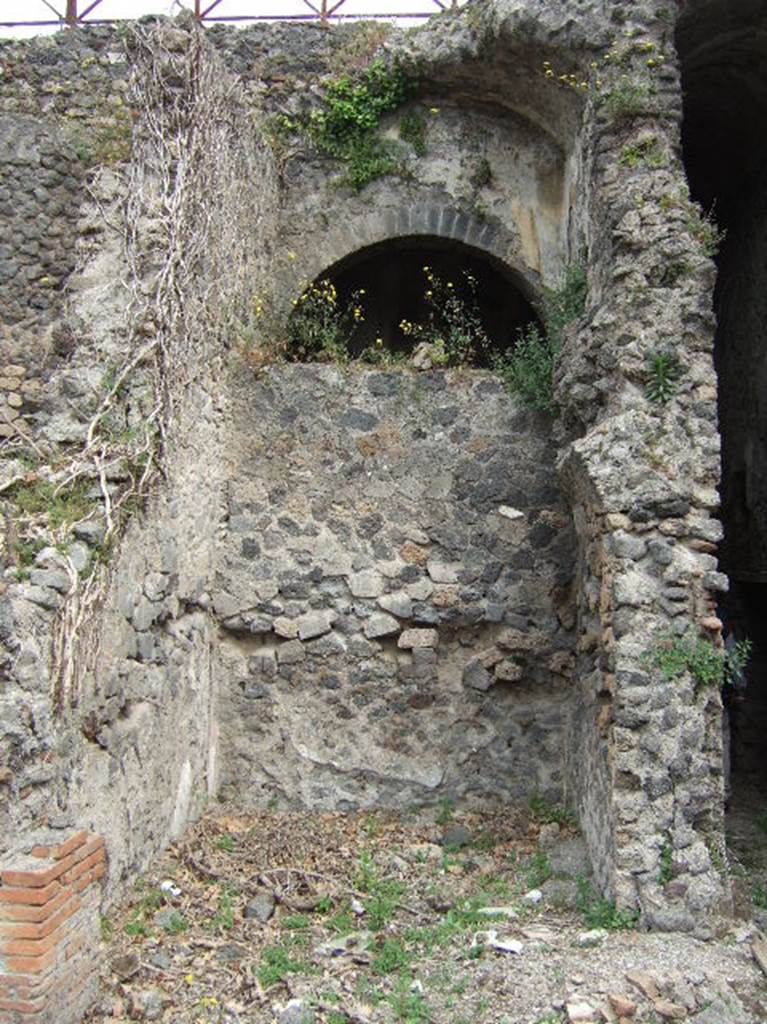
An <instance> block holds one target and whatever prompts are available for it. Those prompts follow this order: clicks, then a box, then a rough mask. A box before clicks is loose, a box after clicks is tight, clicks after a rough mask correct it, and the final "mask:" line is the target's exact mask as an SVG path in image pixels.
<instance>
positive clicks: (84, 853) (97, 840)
mask: <svg viewBox="0 0 767 1024" xmlns="http://www.w3.org/2000/svg"><path fill="white" fill-rule="evenodd" d="M103 848H104V840H103V839H102V838H101V836H95V837H94V838H93V839H91V840H90V842H88V843H85V844H84V845H83V846H80V847H78V849H76V850H75V851H74V852H73V853H70V854H69V855H68V856H67V857H63V858H62V859H61V860H59V861H55V862H54V863H53V864H51V866H50V867H47V868H41V869H40V870H39V871H13V870H11V869H9V870H7V871H3V874H2V881H3V885H7V886H16V887H19V888H32V889H39V888H43V887H44V886H47V885H49V884H50V883H51V882H53V881H55V879H57V878H60V877H61V876H62V875H64V874H66V872H67V871H69V869H70V868H73V867H74V866H75V864H79V863H80V861H81V860H84V859H85V858H86V857H90V855H91V854H92V853H95V852H96V851H97V850H102V849H103Z"/></svg>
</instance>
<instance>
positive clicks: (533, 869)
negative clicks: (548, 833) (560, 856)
mask: <svg viewBox="0 0 767 1024" xmlns="http://www.w3.org/2000/svg"><path fill="white" fill-rule="evenodd" d="M522 871H523V873H524V876H525V885H526V887H527V888H528V889H538V888H539V887H540V886H542V885H543V883H544V882H547V881H548V880H549V879H550V878H551V865H550V864H549V858H548V857H547V856H546V854H545V853H544V851H543V850H535V851H534V852H533V853H531V854H530V856H529V857H528V858H527V860H526V861H525V862H524V863H523V864H522Z"/></svg>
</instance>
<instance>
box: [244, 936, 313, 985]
mask: <svg viewBox="0 0 767 1024" xmlns="http://www.w3.org/2000/svg"><path fill="white" fill-rule="evenodd" d="M305 966H306V965H305V964H304V963H303V962H302V961H301V960H294V959H293V957H292V956H291V949H290V946H288V945H285V944H284V943H283V944H282V945H279V946H267V947H266V948H265V949H264V951H263V952H262V954H261V959H260V961H259V964H258V968H257V969H256V977H257V978H258V980H259V982H260V984H261V985H262V987H263V988H271V987H272V986H273V985H277V984H279V982H281V981H284V980H285V978H287V977H288V975H289V974H300V973H301V972H302V971H303V970H304V969H305Z"/></svg>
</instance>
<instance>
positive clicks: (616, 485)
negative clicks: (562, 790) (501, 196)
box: [558, 9, 728, 928]
mask: <svg viewBox="0 0 767 1024" xmlns="http://www.w3.org/2000/svg"><path fill="white" fill-rule="evenodd" d="M613 55H614V56H613V59H612V60H611V61H610V63H609V64H608V66H607V68H605V70H604V71H601V72H600V74H601V75H602V76H603V80H604V81H603V87H602V88H603V91H604V92H606V93H607V99H605V98H602V100H601V102H597V103H594V104H593V106H592V108H591V111H590V121H591V131H590V134H589V135H588V136H587V139H588V146H589V148H590V150H591V156H590V158H589V160H590V165H591V167H592V172H591V175H590V180H589V188H588V191H587V193H586V195H585V197H584V199H585V202H584V206H585V209H586V221H585V226H586V236H587V241H588V245H589V254H590V259H589V264H590V275H589V278H590V285H591V288H590V303H589V309H588V310H587V315H586V318H585V322H584V323H583V325H582V326H581V328H580V330H578V331H577V332H574V333H573V334H572V335H570V337H569V342H568V344H567V346H566V348H565V352H564V357H563V360H562V364H561V367H560V372H559V375H558V389H559V390H558V394H559V398H560V402H561V406H562V409H563V417H562V425H563V426H564V427H566V428H568V429H569V430H571V431H572V432H573V433H574V434H575V435H576V438H575V439H574V440H573V441H572V442H571V443H570V444H569V445H565V446H563V448H562V451H561V453H560V462H559V464H560V469H561V472H562V479H563V481H566V486H567V488H568V490H569V493H570V495H571V500H572V502H573V505H574V520H575V523H576V529H577V532H578V535H579V540H580V547H581V556H580V559H581V563H580V564H581V567H580V572H579V595H578V606H579V625H578V633H579V637H578V642H577V646H578V664H577V671H576V678H577V679H578V686H579V690H580V693H579V694H578V696H577V697H576V699H575V702H574V709H575V713H574V718H573V728H574V735H575V737H576V740H575V741H574V742H572V743H571V745H570V749H571V750H576V751H577V750H579V751H581V752H582V757H581V762H580V764H579V765H577V766H576V767H575V770H574V776H575V779H576V784H577V787H578V792H579V811H580V817H581V821H582V823H583V824H584V826H585V830H586V834H587V835H588V836H589V842H590V848H591V852H592V856H593V858H594V867H595V871H596V873H597V877H598V878H599V879H600V881H601V884H602V886H603V887H604V888H605V889H606V890H607V891H608V892H611V893H612V894H613V895H614V896H615V897H616V898H617V900H618V902H619V903H621V904H624V905H638V906H640V907H641V909H642V914H643V920H645V921H646V922H647V923H648V924H651V925H653V926H655V927H670V928H690V927H693V926H695V925H696V924H697V925H698V926H702V923H703V922H704V921H705V919H706V915H707V913H708V912H709V911H711V910H715V909H716V908H718V907H726V905H727V898H728V887H727V883H726V879H725V878H723V877H722V876H720V874H719V873H718V871H717V869H716V867H715V865H718V864H720V863H721V853H722V850H723V845H722V844H723V832H722V773H721V701H720V698H719V694H718V692H715V691H712V690H705V689H700V688H697V687H695V686H694V685H693V682H692V681H691V680H689V679H687V680H674V681H673V682H669V681H667V680H664V679H663V678H662V676H661V675H660V674H659V673H658V671H657V670H652V669H651V668H650V667H649V664H648V658H652V654H653V651H657V650H658V646H659V645H660V644H662V643H664V638H666V639H665V642H672V641H671V639H670V638H672V637H674V636H679V635H682V634H688V635H689V634H690V632H692V633H693V634H695V635H700V634H701V633H702V634H703V635H708V636H709V637H710V638H711V640H712V641H713V642H714V643H716V642H717V641H718V639H719V637H718V630H719V628H720V623H719V622H718V620H717V619H716V617H715V615H714V611H715V606H716V598H717V593H718V592H719V591H721V590H722V589H724V588H726V585H727V581H726V579H725V578H724V577H723V576H722V575H721V574H719V573H718V572H717V571H716V570H717V562H716V558H715V551H716V542H717V541H718V540H719V539H720V537H721V526H720V524H719V522H718V521H717V520H716V519H715V513H716V509H717V505H718V495H717V492H716V484H717V481H718V455H719V439H718V436H717V433H716V382H715V375H714V371H713V364H712V345H713V327H714V323H713V314H712V312H711V293H712V287H713V281H714V274H713V266H712V264H711V262H710V260H709V259H708V258H707V255H706V251H705V246H704V244H703V243H702V241H701V238H700V237H699V236H696V230H695V225H696V223H699V222H698V221H696V219H695V212H694V210H693V208H692V206H691V205H690V203H689V200H688V199H687V198H686V191H685V186H684V178H683V174H682V171H681V168H680V166H679V163H678V153H679V139H678V126H679V121H680V114H681V111H680V99H679V91H678V80H677V71H676V68H675V66H674V53H673V36H672V34H671V29H670V27H669V24H668V22H667V21H666V20H665V18H663V17H662V16H661V12H660V10H659V9H658V10H657V11H656V10H652V11H651V10H649V9H648V10H647V11H646V12H642V13H641V14H640V13H636V14H635V15H632V17H631V18H627V19H626V22H625V25H624V30H623V37H622V39H621V40H620V41H619V42H618V43H617V45H615V46H614V48H613ZM648 55H649V56H648ZM616 65H617V67H616ZM626 82H628V83H629V84H630V86H631V88H634V89H638V90H639V92H638V95H640V96H644V97H646V99H645V100H644V102H643V103H642V104H640V109H639V110H638V111H635V112H634V113H632V114H631V115H630V116H628V115H627V114H626V112H625V110H623V108H622V106H621V104H618V105H617V106H613V107H611V105H610V103H609V102H608V100H609V95H610V90H612V91H613V94H615V91H616V90H618V95H620V94H621V93H620V90H625V88H626V85H625V83H626ZM647 145H651V146H652V147H653V148H655V149H656V150H657V157H656V158H655V159H653V160H644V159H641V158H640V159H639V160H637V161H634V160H633V159H629V156H628V154H630V153H632V152H634V151H636V149H637V147H638V148H639V150H640V151H641V147H642V146H647ZM658 352H673V353H674V354H675V355H676V356H677V357H678V358H679V360H680V365H681V367H682V375H681V379H680V382H679V387H678V390H677V391H676V393H675V394H674V396H673V397H672V398H671V399H670V400H669V401H668V402H667V403H666V404H663V403H660V402H657V401H655V402H653V401H652V400H651V397H650V393H649V391H648V381H649V380H650V377H651V364H652V358H653V355H654V354H656V353H658ZM576 756H577V755H576ZM664 848H665V849H667V850H669V849H670V851H671V856H672V859H673V874H674V880H673V881H672V882H671V883H670V884H667V885H665V886H664V885H662V884H661V876H660V872H659V864H660V856H661V851H662V850H663V849H664Z"/></svg>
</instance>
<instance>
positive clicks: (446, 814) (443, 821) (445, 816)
mask: <svg viewBox="0 0 767 1024" xmlns="http://www.w3.org/2000/svg"><path fill="white" fill-rule="evenodd" d="M454 814H455V804H454V803H453V801H452V800H451V799H450V798H449V797H446V796H445V797H443V798H442V799H441V800H440V802H439V804H438V806H437V816H436V817H435V819H434V820H435V822H436V823H437V824H438V825H439V826H440V827H441V828H444V827H445V826H446V825H449V824H450V822H451V821H452V820H453V815H454Z"/></svg>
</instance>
